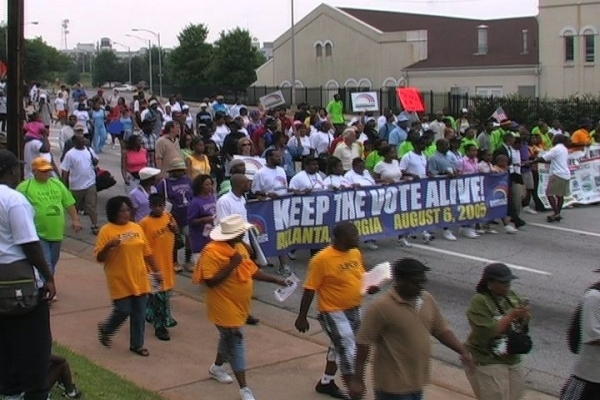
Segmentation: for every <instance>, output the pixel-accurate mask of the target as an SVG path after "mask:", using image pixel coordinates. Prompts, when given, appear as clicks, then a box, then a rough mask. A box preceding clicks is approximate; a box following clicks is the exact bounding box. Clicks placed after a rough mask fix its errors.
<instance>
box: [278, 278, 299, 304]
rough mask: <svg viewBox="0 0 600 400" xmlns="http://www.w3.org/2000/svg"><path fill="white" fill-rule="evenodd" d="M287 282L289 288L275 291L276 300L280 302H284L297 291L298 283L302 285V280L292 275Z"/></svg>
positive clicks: (285, 287)
mask: <svg viewBox="0 0 600 400" xmlns="http://www.w3.org/2000/svg"><path fill="white" fill-rule="evenodd" d="M285 281H286V282H287V283H288V285H289V286H284V287H280V288H278V289H275V292H274V294H275V298H276V299H277V300H278V301H280V302H284V301H285V300H286V299H287V298H288V297H290V296H291V295H292V293H294V292H295V291H296V288H297V287H298V283H300V279H299V278H298V277H297V276H296V275H295V274H292V275H290V276H289V277H288V278H287V279H286V280H285Z"/></svg>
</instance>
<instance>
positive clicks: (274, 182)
mask: <svg viewBox="0 0 600 400" xmlns="http://www.w3.org/2000/svg"><path fill="white" fill-rule="evenodd" d="M287 188H288V186H287V177H286V176H285V171H284V170H283V168H281V167H279V166H277V167H275V168H269V167H262V168H261V169H259V170H258V172H257V173H256V174H255V175H254V180H253V181H252V191H253V192H255V193H256V192H262V193H267V194H268V193H275V194H277V195H279V196H283V195H284V194H287V192H288V191H287Z"/></svg>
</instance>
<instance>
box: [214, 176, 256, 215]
mask: <svg viewBox="0 0 600 400" xmlns="http://www.w3.org/2000/svg"><path fill="white" fill-rule="evenodd" d="M230 182H231V190H230V191H229V192H227V193H225V194H224V195H223V196H221V197H219V199H218V200H217V218H216V219H215V225H216V224H218V223H219V221H221V220H222V219H223V218H225V217H227V216H229V215H232V214H239V215H240V216H241V217H242V219H243V220H244V221H245V222H248V212H247V210H246V198H245V197H244V195H245V194H246V193H248V192H249V191H250V186H251V182H250V179H248V178H247V177H246V175H244V174H234V175H231V179H230Z"/></svg>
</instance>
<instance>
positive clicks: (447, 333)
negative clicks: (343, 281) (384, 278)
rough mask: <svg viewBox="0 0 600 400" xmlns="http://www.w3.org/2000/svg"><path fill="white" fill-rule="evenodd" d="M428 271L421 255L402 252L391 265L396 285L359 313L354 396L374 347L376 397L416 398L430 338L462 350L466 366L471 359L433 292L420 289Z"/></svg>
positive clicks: (426, 378) (362, 386)
mask: <svg viewBox="0 0 600 400" xmlns="http://www.w3.org/2000/svg"><path fill="white" fill-rule="evenodd" d="M426 271H429V268H427V267H426V266H425V265H423V264H422V263H421V262H420V261H418V260H415V259H412V258H404V259H401V260H398V261H396V262H395V263H394V264H393V265H392V273H393V276H394V287H393V288H391V289H390V290H389V291H388V292H387V293H385V294H383V295H382V296H381V297H379V298H378V299H377V300H376V301H375V302H374V303H373V304H372V305H371V307H369V309H368V310H367V312H366V313H365V316H364V317H363V320H362V323H361V326H360V330H359V332H358V335H357V338H356V342H357V355H356V367H355V375H354V381H353V383H352V385H351V388H350V395H351V397H352V399H361V398H362V396H363V395H364V392H365V384H364V370H365V364H366V362H367V358H368V356H369V351H370V347H371V346H374V347H375V356H374V361H373V376H374V383H375V393H376V397H375V398H376V400H420V399H422V397H423V387H424V386H425V385H426V384H427V383H428V382H429V359H430V356H431V340H430V338H429V336H430V335H431V336H433V337H435V338H436V339H437V340H439V341H440V342H441V343H442V344H443V345H445V346H447V347H449V348H450V349H452V350H454V351H455V352H457V353H458V354H460V356H461V360H462V362H463V364H465V367H466V368H473V367H474V365H473V359H472V358H471V354H470V353H469V352H468V351H467V350H466V348H465V347H464V346H463V345H462V343H461V342H460V341H459V340H458V339H457V338H456V336H455V335H454V333H453V332H452V330H451V329H450V327H449V326H448V325H447V323H446V321H445V319H444V317H443V316H442V314H441V312H440V309H439V308H438V305H437V303H436V302H435V300H434V298H433V296H432V295H431V294H430V293H429V292H427V291H425V290H424V289H423V286H424V285H425V283H426V282H427V278H426V277H425V272H426Z"/></svg>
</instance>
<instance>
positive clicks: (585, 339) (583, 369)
mask: <svg viewBox="0 0 600 400" xmlns="http://www.w3.org/2000/svg"><path fill="white" fill-rule="evenodd" d="M598 340H600V291H598V290H588V291H587V292H586V293H585V295H584V297H583V307H582V312H581V349H580V351H579V356H578V357H577V361H576V362H575V370H574V373H575V375H576V376H577V377H578V378H581V379H584V380H586V381H589V382H594V383H600V368H598V362H600V346H598V345H597V344H590V343H592V342H595V341H598Z"/></svg>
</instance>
